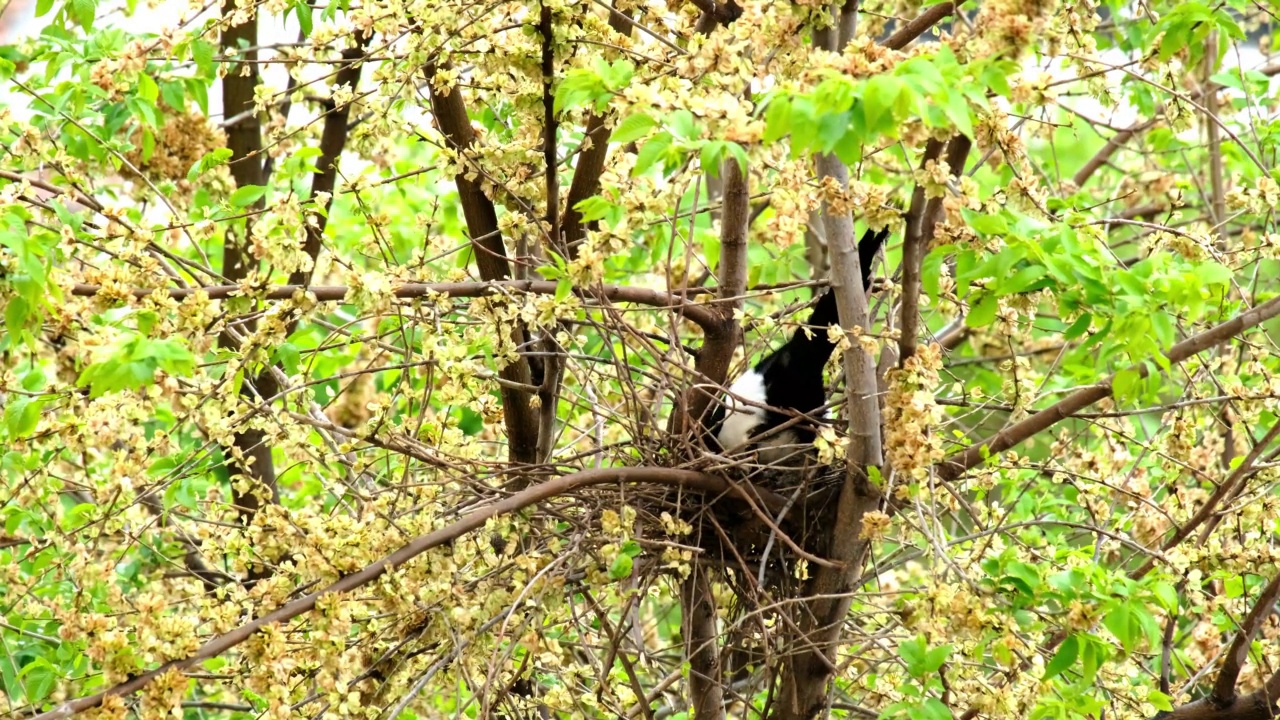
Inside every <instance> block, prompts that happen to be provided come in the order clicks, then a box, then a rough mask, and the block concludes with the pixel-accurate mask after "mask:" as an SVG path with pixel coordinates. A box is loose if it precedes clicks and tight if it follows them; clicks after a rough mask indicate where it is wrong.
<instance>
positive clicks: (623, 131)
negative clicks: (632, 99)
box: [609, 113, 658, 143]
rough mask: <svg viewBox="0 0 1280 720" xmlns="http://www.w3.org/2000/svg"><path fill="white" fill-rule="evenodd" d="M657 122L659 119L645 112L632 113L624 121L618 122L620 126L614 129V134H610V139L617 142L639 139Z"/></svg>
mask: <svg viewBox="0 0 1280 720" xmlns="http://www.w3.org/2000/svg"><path fill="white" fill-rule="evenodd" d="M657 124H658V121H657V120H654V119H653V118H651V117H649V116H648V115H646V114H645V113H632V114H631V115H628V116H626V117H625V118H623V119H622V122H620V123H618V127H616V128H614V129H613V134H612V135H610V136H609V141H610V142H616V143H629V142H632V141H634V140H639V139H640V138H642V137H644V135H645V133H647V132H649V130H651V129H653V127H655V126H656V125H657Z"/></svg>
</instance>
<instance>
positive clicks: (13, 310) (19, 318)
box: [4, 295, 31, 337]
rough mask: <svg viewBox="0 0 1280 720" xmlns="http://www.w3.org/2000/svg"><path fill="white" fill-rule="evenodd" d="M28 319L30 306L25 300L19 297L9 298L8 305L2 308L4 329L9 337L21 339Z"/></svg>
mask: <svg viewBox="0 0 1280 720" xmlns="http://www.w3.org/2000/svg"><path fill="white" fill-rule="evenodd" d="M30 317H31V305H30V304H29V303H28V302H27V300H26V298H24V297H22V296H21V295H15V296H14V297H11V298H9V303H8V304H7V305H5V308H4V327H5V329H6V330H8V331H9V334H10V335H13V336H15V337H21V336H22V334H23V332H22V331H23V330H25V329H26V327H27V320H28V318H30Z"/></svg>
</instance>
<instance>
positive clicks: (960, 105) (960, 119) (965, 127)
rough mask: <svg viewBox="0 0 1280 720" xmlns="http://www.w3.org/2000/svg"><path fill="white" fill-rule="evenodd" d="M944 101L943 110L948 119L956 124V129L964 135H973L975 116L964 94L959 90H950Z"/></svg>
mask: <svg viewBox="0 0 1280 720" xmlns="http://www.w3.org/2000/svg"><path fill="white" fill-rule="evenodd" d="M944 98H945V99H944V100H943V101H942V112H943V113H944V114H945V115H946V116H947V119H948V120H950V121H951V123H952V124H953V125H955V128H956V130H958V131H960V132H961V133H962V134H964V135H968V136H970V137H972V136H973V116H972V113H971V112H970V110H969V103H967V102H965V99H964V96H963V95H961V94H960V93H958V92H948V93H945V94H944Z"/></svg>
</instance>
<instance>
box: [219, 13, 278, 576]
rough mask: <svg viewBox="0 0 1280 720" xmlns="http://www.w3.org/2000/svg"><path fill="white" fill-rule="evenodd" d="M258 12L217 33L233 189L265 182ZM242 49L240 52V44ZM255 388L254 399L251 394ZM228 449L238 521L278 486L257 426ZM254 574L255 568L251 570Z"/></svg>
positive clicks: (240, 250)
mask: <svg viewBox="0 0 1280 720" xmlns="http://www.w3.org/2000/svg"><path fill="white" fill-rule="evenodd" d="M236 12H237V9H236V3H235V2H234V0H225V2H224V3H223V6H222V15H223V17H229V16H231V15H233V14H235V13H236ZM257 45H258V16H257V13H256V12H252V11H251V12H250V14H249V17H248V19H246V20H245V21H244V23H242V24H240V25H232V26H230V27H228V28H226V29H225V30H224V31H223V33H222V38H221V48H222V53H223V56H224V57H228V56H232V55H235V56H236V57H237V58H239V59H238V60H237V61H234V62H228V67H227V72H226V74H225V75H223V77H222V111H223V117H240V118H241V119H240V120H239V121H238V122H235V123H232V124H231V125H229V126H228V127H227V128H226V129H225V130H226V133H227V148H228V149H230V150H231V160H230V162H229V163H228V168H229V169H230V170H231V176H232V177H233V178H234V179H235V181H236V187H240V188H243V187H248V186H251V185H257V186H261V185H266V183H267V178H266V177H265V173H264V172H263V166H262V123H261V120H260V119H259V117H258V114H257V113H255V112H254V111H253V109H254V107H255V105H254V93H255V91H256V89H257V87H258V52H257V50H255V49H254V48H256V47H257ZM242 47H243V48H244V49H243V50H241V48H242ZM262 203H263V201H262V200H261V199H259V200H258V201H257V202H256V203H255V204H254V206H253V207H254V208H257V209H261V208H262V206H263V205H262ZM251 224H252V219H251V218H246V219H245V221H244V233H243V236H237V235H236V234H235V233H233V232H231V231H230V230H228V231H227V233H226V237H225V239H224V240H223V244H222V275H223V277H225V278H227V280H230V281H231V282H238V281H240V280H243V279H244V278H245V277H247V276H248V275H249V272H250V270H252V269H253V268H254V266H256V265H257V261H256V260H255V259H254V257H253V255H251V254H250V253H249V252H248V250H247V247H246V240H245V238H247V237H248V235H249V228H250V226H251ZM218 344H219V346H221V347H223V348H227V349H230V350H239V349H240V347H239V346H240V344H239V343H238V342H236V340H235V339H234V338H232V337H231V336H230V335H229V334H227V333H223V334H222V336H221V337H219V338H218ZM241 387H242V389H241V395H242V396H243V397H244V399H245V401H246V402H249V403H251V404H253V403H256V402H258V398H264V399H265V398H269V397H273V396H274V395H275V394H276V392H277V391H278V389H279V388H278V387H277V384H276V382H275V379H274V378H273V377H272V376H271V374H270V373H262V374H260V375H258V376H256V377H254V378H253V379H252V380H250V381H247V382H245V383H243V384H242V386H241ZM255 389H256V390H257V396H258V398H255V397H254V394H255V393H254V390H255ZM232 445H233V446H232V447H231V448H228V452H227V455H228V460H227V465H228V466H229V467H228V470H229V472H230V473H231V474H232V475H233V476H234V475H243V476H245V477H247V478H250V479H251V480H252V481H253V482H252V485H251V487H250V488H249V490H248V492H240V491H238V490H235V487H236V485H237V484H236V483H232V488H233V489H232V498H231V501H232V503H233V504H234V505H235V506H236V507H237V508H238V510H239V513H240V518H241V521H242V522H245V523H246V524H247V523H248V521H249V519H250V518H252V517H253V515H254V514H255V513H256V512H257V511H258V507H259V505H260V504H261V502H262V497H260V495H267V496H269V498H270V500H271V501H272V502H275V501H278V500H279V489H278V488H277V487H276V472H275V465H274V462H273V460H272V459H271V446H270V445H268V444H267V442H266V434H265V433H263V431H261V430H258V429H244V430H241V431H240V432H237V433H236V434H235V436H234V438H233V439H232ZM250 574H251V575H254V574H256V571H254V572H251V573H250Z"/></svg>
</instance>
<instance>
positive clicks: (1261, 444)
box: [1132, 422, 1280, 579]
mask: <svg viewBox="0 0 1280 720" xmlns="http://www.w3.org/2000/svg"><path fill="white" fill-rule="evenodd" d="M1277 436H1280V422H1276V423H1274V424H1273V425H1272V426H1271V429H1270V430H1269V431H1267V434H1266V435H1264V436H1263V438H1262V439H1261V440H1259V441H1258V442H1257V443H1256V444H1254V446H1253V449H1252V450H1250V451H1249V454H1248V455H1246V456H1245V458H1244V461H1243V462H1241V463H1240V465H1239V467H1237V468H1236V469H1235V470H1234V471H1232V473H1231V474H1230V475H1228V476H1227V479H1226V480H1223V481H1222V482H1221V483H1219V484H1218V486H1217V487H1216V488H1214V490H1213V493H1212V494H1211V495H1209V497H1208V499H1206V500H1205V501H1204V504H1203V505H1201V506H1200V509H1199V510H1197V511H1196V514H1195V515H1192V516H1191V518H1190V519H1189V520H1187V521H1186V522H1185V523H1183V524H1182V526H1181V527H1179V528H1178V530H1177V532H1175V533H1174V534H1173V537H1171V538H1169V539H1168V540H1167V541H1165V543H1164V544H1163V545H1162V546H1161V547H1160V549H1161V550H1166V551H1167V550H1170V549H1172V548H1174V547H1175V546H1177V545H1178V544H1179V543H1181V542H1182V541H1183V540H1186V539H1187V538H1188V537H1190V536H1191V533H1193V532H1195V530H1196V528H1198V527H1200V526H1201V525H1203V524H1204V522H1205V521H1206V520H1208V519H1209V518H1210V517H1212V516H1213V513H1214V512H1216V511H1217V509H1218V505H1219V504H1221V503H1222V501H1223V500H1224V499H1225V498H1227V497H1228V496H1230V495H1231V493H1232V492H1233V491H1234V490H1235V489H1236V488H1237V487H1238V486H1239V485H1240V483H1242V482H1244V480H1245V479H1246V478H1248V477H1249V476H1250V475H1252V474H1253V473H1255V472H1257V468H1256V467H1255V466H1256V465H1257V462H1258V458H1260V457H1262V454H1263V453H1264V452H1266V450H1267V448H1268V447H1270V446H1271V443H1272V442H1274V441H1275V439H1276V437H1277ZM1153 567H1155V561H1154V560H1151V559H1148V560H1147V561H1146V562H1145V563H1143V565H1142V567H1140V568H1138V569H1137V570H1135V571H1134V572H1133V573H1132V577H1134V578H1135V579H1136V578H1140V577H1142V576H1143V575H1146V574H1147V573H1148V572H1151V568H1153Z"/></svg>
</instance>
